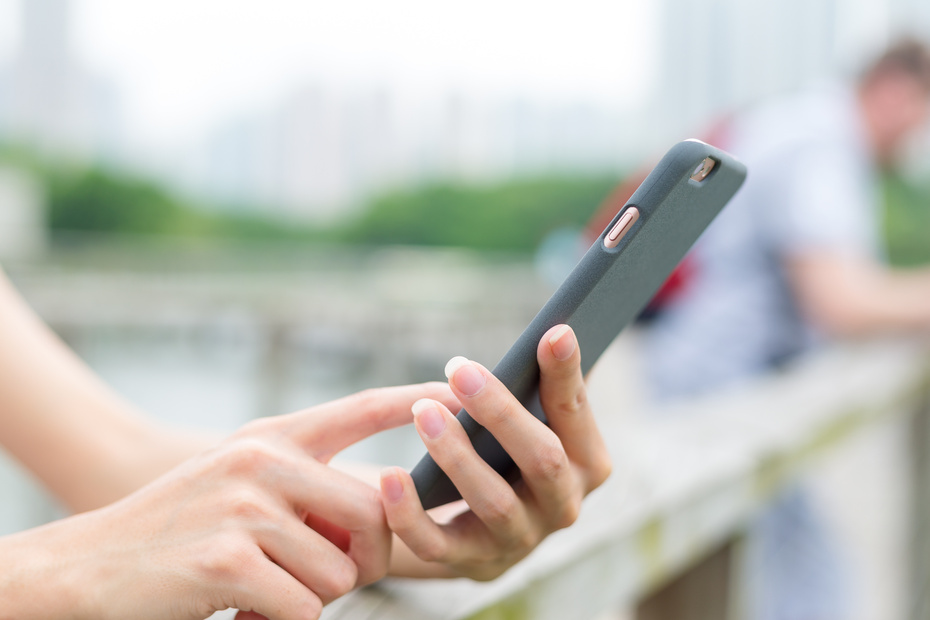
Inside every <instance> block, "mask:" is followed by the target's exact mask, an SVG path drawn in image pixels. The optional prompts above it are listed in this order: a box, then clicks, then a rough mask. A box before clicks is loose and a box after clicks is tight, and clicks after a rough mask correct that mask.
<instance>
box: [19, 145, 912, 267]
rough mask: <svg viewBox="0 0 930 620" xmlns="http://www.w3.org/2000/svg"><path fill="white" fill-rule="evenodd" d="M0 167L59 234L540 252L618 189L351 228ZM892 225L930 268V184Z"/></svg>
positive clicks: (590, 180)
mask: <svg viewBox="0 0 930 620" xmlns="http://www.w3.org/2000/svg"><path fill="white" fill-rule="evenodd" d="M0 162H5V163H7V164H12V165H15V166H18V167H21V168H25V169H28V170H29V171H31V172H32V173H33V174H35V175H36V176H37V177H38V178H39V179H40V181H41V182H42V183H43V184H44V186H45V191H46V193H47V209H48V213H47V220H48V225H49V227H50V228H51V230H52V232H53V234H54V233H55V232H73V231H77V232H92V233H123V234H130V235H148V236H153V237H158V236H171V237H188V238H216V239H227V240H232V241H235V240H268V241H283V240H291V241H296V242H305V241H306V242H325V243H334V242H336V243H348V244H364V245H378V246H382V245H428V246H454V247H462V248H471V249H478V250H501V251H508V252H514V251H516V252H524V253H528V252H532V251H533V250H535V249H536V248H537V247H538V245H539V243H540V242H541V241H542V240H543V239H544V238H545V237H546V236H547V235H548V234H550V233H551V232H553V231H555V230H558V229H561V228H578V227H582V226H584V225H585V224H586V223H587V222H588V220H589V219H590V217H591V216H592V215H593V213H594V212H595V211H596V209H597V208H598V207H599V206H600V204H601V203H602V201H603V200H604V199H605V198H606V196H607V195H608V194H609V193H610V191H611V189H613V187H614V186H615V185H616V184H617V183H618V180H619V179H618V178H616V177H610V176H599V177H584V176H573V177H568V176H562V177H557V176H556V177H544V178H531V179H517V180H508V181H502V182H500V183H496V184H491V185H464V184H456V183H434V184H431V185H427V186H424V187H420V188H413V189H406V190H398V191H394V192H390V193H387V194H384V195H382V196H380V197H376V198H374V199H372V200H371V201H370V202H369V204H368V205H366V206H364V207H363V208H361V209H360V210H359V211H358V212H357V214H356V215H355V216H353V217H352V218H350V219H349V220H347V221H344V222H342V223H337V224H332V225H329V226H325V227H324V226H317V227H314V226H312V225H311V224H309V223H305V222H295V221H285V220H281V219H276V218H274V217H271V216H269V215H267V211H265V212H264V213H263V212H262V210H260V209H258V208H255V207H253V208H247V207H238V208H230V207H228V206H227V207H226V208H220V207H217V206H215V205H212V208H209V207H211V206H210V205H197V204H192V203H191V202H190V201H185V200H183V199H180V198H178V197H176V196H174V195H173V194H171V193H170V192H168V191H166V190H165V189H164V188H163V187H161V186H160V185H158V184H157V183H155V182H152V181H149V180H146V179H142V178H139V177H136V176H134V175H131V174H126V173H122V172H118V171H113V170H109V169H103V168H99V167H86V166H83V167H82V166H75V165H68V164H64V163H61V162H56V163H50V162H49V161H47V160H44V159H42V158H39V157H37V156H35V155H34V154H33V153H31V152H30V151H28V150H25V149H16V148H11V147H0ZM882 189H883V192H884V197H885V205H886V208H885V215H884V226H885V234H886V238H887V241H888V253H889V258H890V260H891V262H892V263H893V264H895V265H916V264H921V263H930V183H924V184H918V183H915V182H913V181H908V180H906V179H905V178H904V177H902V176H900V175H897V174H894V173H888V174H886V175H884V177H883V181H882Z"/></svg>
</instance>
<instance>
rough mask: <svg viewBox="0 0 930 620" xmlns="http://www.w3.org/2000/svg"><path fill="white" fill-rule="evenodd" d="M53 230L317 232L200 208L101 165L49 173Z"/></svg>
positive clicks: (228, 234) (229, 234)
mask: <svg viewBox="0 0 930 620" xmlns="http://www.w3.org/2000/svg"><path fill="white" fill-rule="evenodd" d="M46 191H47V192H48V197H47V199H48V222H49V226H50V227H51V229H52V230H53V231H55V230H64V231H82V232H119V233H130V234H147V235H172V236H180V237H185V236H195V237H223V238H231V239H299V238H312V236H313V231H312V229H310V227H308V226H305V225H302V226H298V225H295V224H293V223H285V222H282V221H279V220H275V219H271V218H268V217H262V216H261V214H260V213H257V214H256V213H250V214H245V213H237V212H232V213H230V212H217V211H212V210H207V209H203V208H196V207H194V206H192V205H190V204H188V203H186V202H182V201H181V200H179V199H177V198H175V197H174V196H172V195H171V194H169V193H168V192H166V191H165V190H164V189H162V188H161V187H160V186H159V185H157V184H155V183H152V182H151V181H147V180H141V179H138V178H135V177H132V176H127V175H122V174H115V173H113V172H109V171H105V170H102V169H99V168H91V169H87V170H83V171H80V172H77V173H60V172H59V173H54V174H51V175H49V176H47V177H46Z"/></svg>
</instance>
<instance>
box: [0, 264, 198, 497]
mask: <svg viewBox="0 0 930 620" xmlns="http://www.w3.org/2000/svg"><path fill="white" fill-rule="evenodd" d="M0 343H2V346H0V445H2V446H3V447H5V448H6V449H7V450H8V451H9V452H10V453H11V454H12V455H13V456H14V457H15V458H16V459H18V460H19V461H20V462H21V463H22V464H23V465H25V466H26V468H28V469H29V470H30V471H32V472H33V473H34V474H35V475H36V476H37V477H38V478H39V479H40V480H41V481H42V482H43V483H44V484H45V485H46V486H47V487H48V488H49V490H51V492H52V493H54V494H55V495H56V496H57V497H59V498H60V499H61V500H62V501H64V502H65V503H66V504H67V505H68V506H69V507H70V508H72V509H74V510H77V511H83V510H88V509H91V508H96V507H99V506H102V505H105V504H108V503H110V502H112V501H115V500H116V499H119V498H121V497H123V496H124V495H126V494H128V493H130V492H131V491H133V490H135V489H137V488H138V487H140V486H142V485H143V484H145V483H147V482H149V481H150V480H152V479H154V478H155V477H157V476H158V475H160V474H162V473H164V472H165V471H167V470H168V469H170V468H171V467H173V466H174V465H177V464H178V463H179V462H180V461H182V460H184V459H185V458H187V457H189V456H191V455H192V454H195V453H196V452H199V451H200V450H201V449H203V448H204V447H205V446H206V445H208V442H207V441H206V440H201V439H196V438H193V437H187V436H182V435H179V434H178V435H176V434H174V433H171V432H169V431H168V430H166V429H162V428H160V427H158V426H155V425H154V424H152V423H151V422H149V421H147V420H146V419H145V418H144V417H143V416H142V415H140V414H139V412H137V411H136V410H134V409H133V407H132V406H131V405H130V404H129V403H127V402H125V401H124V400H123V399H122V398H120V397H119V396H118V395H116V394H115V393H114V392H113V391H112V390H110V389H109V388H108V387H107V386H106V385H105V384H104V383H103V382H102V381H101V380H100V379H99V378H98V377H97V376H96V375H94V374H93V372H92V371H91V370H90V369H89V368H88V367H87V366H86V365H85V364H84V363H83V362H82V361H81V360H80V359H79V358H78V357H77V356H76V355H75V354H74V353H73V352H72V351H71V350H70V349H68V347H67V346H65V344H64V343H63V342H61V340H59V339H58V338H57V336H55V334H54V333H53V332H52V331H51V330H50V329H49V328H48V327H47V326H46V325H45V324H44V323H42V321H41V320H40V319H39V318H38V317H37V316H36V315H35V313H34V312H33V311H32V310H31V309H30V308H29V307H28V306H27V305H26V303H25V302H24V301H23V300H22V298H21V297H20V296H19V295H18V294H17V292H16V291H15V290H14V288H13V287H12V285H11V284H10V283H9V281H8V280H7V279H6V277H5V276H4V275H3V273H2V271H0Z"/></svg>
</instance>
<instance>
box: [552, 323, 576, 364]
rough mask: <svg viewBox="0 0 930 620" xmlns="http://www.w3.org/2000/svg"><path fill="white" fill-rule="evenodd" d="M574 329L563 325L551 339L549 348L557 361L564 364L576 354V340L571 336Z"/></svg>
mask: <svg viewBox="0 0 930 620" xmlns="http://www.w3.org/2000/svg"><path fill="white" fill-rule="evenodd" d="M571 331H572V328H571V327H569V326H568V325H563V326H562V327H560V328H559V329H558V330H556V332H555V333H554V334H552V335H551V336H550V337H549V348H550V349H552V354H553V355H554V356H555V359H557V360H559V361H560V362H564V361H565V360H567V359H568V358H570V357H571V356H572V353H574V352H575V339H574V338H573V337H572V336H571Z"/></svg>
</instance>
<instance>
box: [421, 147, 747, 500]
mask: <svg viewBox="0 0 930 620" xmlns="http://www.w3.org/2000/svg"><path fill="white" fill-rule="evenodd" d="M745 177H746V168H745V166H743V164H742V163H740V162H739V161H737V160H736V159H734V158H733V157H732V156H731V155H729V154H728V153H725V152H723V151H721V150H719V149H717V148H714V147H712V146H710V145H708V144H705V143H703V142H700V141H698V140H685V141H684V142H680V143H678V144H676V145H675V146H674V147H672V149H671V150H669V152H668V153H666V154H665V156H664V157H663V158H662V159H661V161H659V163H658V164H657V165H656V166H655V168H653V170H652V172H651V173H650V174H649V175H648V176H647V177H646V179H645V181H643V183H642V184H641V185H640V186H639V189H637V190H636V191H635V192H634V193H633V195H632V196H631V197H630V199H629V200H628V201H627V203H626V204H625V205H624V206H623V208H622V209H620V211H619V212H618V213H617V214H616V216H614V218H613V220H612V221H611V222H610V224H608V225H607V227H606V228H605V229H604V231H603V232H602V233H601V235H600V236H599V237H598V239H597V240H596V241H595V242H594V244H593V245H592V246H591V248H590V249H589V250H588V251H587V253H586V254H585V255H584V257H583V258H582V259H581V260H580V261H579V262H578V264H577V265H576V266H575V268H574V270H573V271H572V272H571V273H570V274H569V275H568V277H567V278H566V279H565V281H564V282H563V283H562V285H561V286H560V287H559V288H558V290H556V292H555V293H554V294H553V295H552V297H551V298H550V299H549V301H548V302H546V304H545V305H544V306H543V308H542V310H540V312H539V314H537V315H536V317H535V318H534V319H533V320H532V322H530V324H529V325H528V326H527V328H526V329H525V330H524V332H523V333H522V334H521V335H520V337H519V338H518V339H517V341H516V342H515V343H514V344H513V346H512V347H511V348H510V350H509V351H508V352H507V353H506V354H505V355H504V357H503V358H501V360H500V362H499V363H498V364H497V366H495V367H494V369H493V371H492V372H493V373H494V375H495V376H497V378H498V379H500V380H501V382H502V383H503V384H504V385H505V386H507V388H508V389H509V390H510V391H511V393H513V394H514V396H516V397H517V398H518V399H519V400H520V402H521V403H522V404H523V406H524V407H526V408H527V409H528V410H529V411H530V412H531V413H532V414H533V415H535V416H536V417H537V418H539V419H540V420H542V421H543V422H545V421H546V416H545V413H544V412H543V410H542V406H541V405H540V401H539V364H538V363H537V361H536V347H537V345H538V344H539V340H540V339H541V338H542V336H543V334H545V333H546V331H548V330H549V329H550V328H551V327H552V326H553V325H557V324H560V323H566V324H568V325H570V326H571V327H572V329H573V330H574V332H575V335H576V337H577V339H578V345H579V347H580V348H581V369H582V372H584V373H585V374H587V372H588V371H589V370H590V369H591V367H592V366H593V365H594V363H595V362H596V361H597V359H598V358H599V357H600V356H601V354H602V353H603V352H604V350H605V349H606V348H607V347H608V346H609V345H610V343H611V342H612V341H613V340H614V338H616V336H617V335H618V334H619V333H620V330H622V329H623V328H624V327H625V326H626V325H628V324H629V323H631V322H632V321H633V320H634V319H635V318H636V316H637V315H638V314H639V313H640V312H641V311H642V310H643V308H644V307H645V306H646V305H647V304H648V303H649V301H650V300H651V299H652V297H653V295H654V294H655V293H656V291H657V290H658V289H659V287H660V286H661V285H662V284H663V283H664V282H665V280H666V279H667V278H668V276H669V274H670V273H671V272H672V270H673V269H674V268H675V266H676V265H677V264H678V263H679V261H681V259H682V258H683V257H684V255H685V254H686V253H687V252H688V250H689V249H690V248H691V246H692V244H694V242H695V241H696V240H697V238H698V237H699V236H700V235H701V233H702V232H703V231H704V229H705V228H706V227H707V226H708V224H710V222H711V221H712V220H713V219H714V217H715V216H716V215H717V213H719V212H720V210H721V209H722V208H723V206H724V205H725V204H726V203H727V202H728V201H729V200H730V198H731V197H732V196H733V195H734V194H735V193H736V191H737V190H738V189H739V187H740V186H741V185H742V183H743V180H744V179H745ZM456 418H457V419H458V420H459V422H461V424H462V426H463V427H464V428H465V432H466V433H467V434H468V436H469V438H470V439H471V442H472V445H473V446H474V447H475V450H476V451H477V452H478V454H479V455H481V457H482V458H484V460H485V461H486V462H487V463H488V464H489V465H491V466H492V467H493V468H494V469H495V471H497V472H498V473H499V474H501V475H502V476H503V477H504V478H506V479H507V480H509V481H511V482H513V481H515V480H516V479H518V478H519V475H520V472H519V470H518V468H517V467H516V465H515V464H514V462H513V460H512V459H511V458H510V456H509V455H508V454H507V453H506V452H505V451H504V449H503V448H502V447H501V446H500V444H499V443H498V442H497V440H496V439H495V438H494V437H493V435H491V433H490V432H489V431H488V430H487V429H485V428H484V427H482V426H481V425H480V424H478V423H477V422H475V420H473V419H472V417H471V416H469V415H468V412H466V411H465V410H464V409H463V410H461V411H460V412H459V413H458V414H457V415H456ZM411 476H412V477H413V481H414V484H415V485H416V489H417V493H418V494H419V497H420V501H421V502H422V503H423V507H424V508H427V509H429V508H433V507H436V506H441V505H443V504H447V503H449V502H451V501H454V500H457V499H459V498H461V495H460V494H459V492H458V490H457V489H456V488H455V486H454V485H453V484H452V482H451V481H450V480H449V478H448V477H447V476H446V474H445V473H444V472H443V471H442V470H441V469H440V468H439V466H438V465H436V463H435V461H433V459H432V457H431V456H430V455H429V454H428V453H427V454H426V455H425V456H424V457H423V458H422V459H421V460H420V462H419V463H418V464H417V465H416V467H414V469H413V471H412V472H411Z"/></svg>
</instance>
